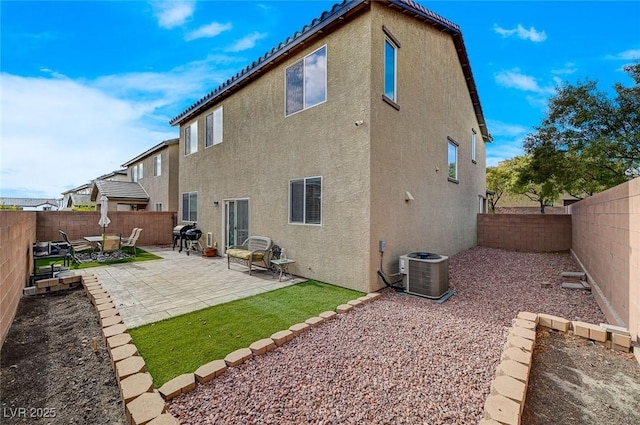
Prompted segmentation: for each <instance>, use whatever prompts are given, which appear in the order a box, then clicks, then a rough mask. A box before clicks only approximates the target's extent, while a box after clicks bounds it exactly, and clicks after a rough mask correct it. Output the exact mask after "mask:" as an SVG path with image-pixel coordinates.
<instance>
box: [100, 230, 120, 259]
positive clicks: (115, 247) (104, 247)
mask: <svg viewBox="0 0 640 425" xmlns="http://www.w3.org/2000/svg"><path fill="white" fill-rule="evenodd" d="M120 239H121V238H120V235H117V234H105V235H104V236H103V237H102V242H101V243H99V246H100V251H101V252H102V254H107V255H108V254H111V253H114V252H116V251H120Z"/></svg>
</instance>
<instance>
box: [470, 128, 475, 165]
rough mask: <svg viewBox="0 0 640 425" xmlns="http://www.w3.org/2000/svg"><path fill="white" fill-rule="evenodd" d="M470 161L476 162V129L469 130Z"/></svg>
mask: <svg viewBox="0 0 640 425" xmlns="http://www.w3.org/2000/svg"><path fill="white" fill-rule="evenodd" d="M471 161H473V163H474V164H475V162H476V131H475V130H473V129H472V130H471Z"/></svg>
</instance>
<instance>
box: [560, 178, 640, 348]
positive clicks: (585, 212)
mask: <svg viewBox="0 0 640 425" xmlns="http://www.w3.org/2000/svg"><path fill="white" fill-rule="evenodd" d="M569 210H570V212H571V222H572V228H573V246H572V250H573V253H574V255H575V256H576V258H577V259H578V261H580V263H581V265H582V266H583V267H584V269H585V271H586V272H587V273H588V274H589V278H590V280H591V281H590V283H591V285H592V287H593V288H594V290H593V291H592V292H593V293H594V295H595V296H596V300H598V304H600V307H601V308H602V310H603V311H604V312H605V314H606V315H607V319H608V321H609V322H610V323H616V322H622V323H617V324H620V325H624V326H626V327H628V328H629V331H630V332H631V336H632V338H633V339H634V340H638V338H639V337H640V178H636V179H634V180H631V181H629V182H627V183H624V184H621V185H619V186H616V187H614V188H611V189H609V190H607V191H605V192H602V193H598V194H596V195H594V196H590V197H589V198H587V199H584V200H582V201H580V202H578V203H575V204H573V205H571V206H570V207H569Z"/></svg>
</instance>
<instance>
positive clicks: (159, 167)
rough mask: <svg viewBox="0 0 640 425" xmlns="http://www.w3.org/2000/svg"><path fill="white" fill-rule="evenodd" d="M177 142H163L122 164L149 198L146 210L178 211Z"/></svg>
mask: <svg viewBox="0 0 640 425" xmlns="http://www.w3.org/2000/svg"><path fill="white" fill-rule="evenodd" d="M178 142H179V140H178V139H169V140H164V141H162V142H160V143H158V144H157V145H155V146H154V147H152V148H151V149H149V150H147V151H145V152H143V153H141V154H140V155H138V156H136V157H135V158H133V159H131V160H130V161H127V162H125V163H124V164H122V166H123V167H127V174H128V177H129V180H130V181H131V182H137V183H139V184H140V186H142V187H143V188H144V190H145V191H146V192H147V194H148V195H149V201H148V205H147V207H146V209H147V210H149V211H178V198H179V195H178V167H179V148H178Z"/></svg>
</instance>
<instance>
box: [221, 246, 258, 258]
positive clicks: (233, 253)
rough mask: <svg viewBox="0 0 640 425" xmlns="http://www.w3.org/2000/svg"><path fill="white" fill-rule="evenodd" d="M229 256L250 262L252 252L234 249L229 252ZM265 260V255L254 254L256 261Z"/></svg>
mask: <svg viewBox="0 0 640 425" xmlns="http://www.w3.org/2000/svg"><path fill="white" fill-rule="evenodd" d="M227 255H228V256H229V257H233V258H240V259H242V260H249V257H250V256H251V251H247V250H246V249H237V248H232V249H228V250H227ZM263 258H264V254H263V253H261V252H256V253H254V254H253V259H254V260H262V259H263Z"/></svg>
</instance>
